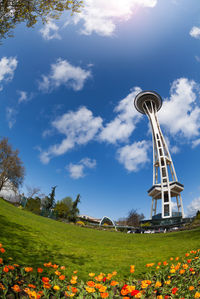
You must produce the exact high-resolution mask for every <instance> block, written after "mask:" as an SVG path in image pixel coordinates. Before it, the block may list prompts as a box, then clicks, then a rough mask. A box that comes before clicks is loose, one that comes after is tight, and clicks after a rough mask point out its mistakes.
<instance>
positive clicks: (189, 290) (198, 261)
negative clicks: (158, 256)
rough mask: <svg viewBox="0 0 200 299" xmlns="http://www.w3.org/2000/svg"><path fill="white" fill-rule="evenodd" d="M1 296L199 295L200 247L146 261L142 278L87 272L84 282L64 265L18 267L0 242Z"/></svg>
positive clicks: (34, 298)
mask: <svg viewBox="0 0 200 299" xmlns="http://www.w3.org/2000/svg"><path fill="white" fill-rule="evenodd" d="M0 254H1V255H0V298H7V299H11V298H31V299H37V298H38V299H39V298H68V297H74V298H80V299H84V298H124V299H128V298H157V299H169V298H179V299H181V298H182V299H186V298H200V273H199V272H200V271H199V270H200V249H198V250H192V251H190V252H188V253H186V254H185V256H184V257H182V258H179V257H176V258H170V260H169V261H162V262H159V263H158V264H154V263H150V264H147V265H146V267H147V272H146V274H145V277H144V279H142V280H138V279H136V278H135V277H134V271H135V267H134V265H131V266H130V277H129V279H128V280H127V281H119V280H118V279H117V272H116V271H114V272H112V273H108V274H105V273H100V274H95V273H89V274H88V280H87V281H85V282H84V281H81V280H79V278H78V273H77V271H76V270H75V271H72V272H70V271H69V270H68V269H66V268H65V266H59V265H56V264H52V263H51V262H48V263H44V264H43V265H42V267H41V268H37V269H33V268H32V267H21V266H19V265H18V264H15V263H13V261H12V258H7V259H6V258H5V257H4V256H5V249H4V248H3V246H2V244H0Z"/></svg>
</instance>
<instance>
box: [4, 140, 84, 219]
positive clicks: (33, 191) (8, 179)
mask: <svg viewBox="0 0 200 299" xmlns="http://www.w3.org/2000/svg"><path fill="white" fill-rule="evenodd" d="M24 176H25V167H24V165H23V162H22V161H21V159H20V157H19V151H18V150H14V149H13V148H12V146H11V145H10V144H9V143H8V139H7V138H3V139H2V140H1V141H0V192H1V191H3V190H5V189H6V190H7V191H9V190H12V191H13V192H14V193H15V194H16V198H17V197H19V200H20V203H21V204H22V206H23V207H24V208H26V209H28V210H29V211H31V212H34V213H36V214H41V215H43V216H48V217H50V216H54V217H55V218H65V219H66V220H68V221H73V222H75V221H76V219H77V216H78V214H79V209H78V204H79V203H80V194H78V195H77V197H76V199H75V200H74V201H73V200H72V198H71V197H65V198H63V199H62V200H60V201H57V202H56V199H55V191H56V187H57V186H53V187H52V188H51V192H50V193H49V195H46V196H45V195H44V194H40V188H37V187H29V186H28V187H27V191H28V192H27V193H28V194H27V196H24V194H23V195H20V196H19V195H17V194H18V189H19V187H20V186H21V185H22V183H23V181H24Z"/></svg>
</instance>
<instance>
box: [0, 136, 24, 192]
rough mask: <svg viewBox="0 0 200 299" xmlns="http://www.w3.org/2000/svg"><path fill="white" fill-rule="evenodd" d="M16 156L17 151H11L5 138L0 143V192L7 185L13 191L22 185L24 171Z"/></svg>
mask: <svg viewBox="0 0 200 299" xmlns="http://www.w3.org/2000/svg"><path fill="white" fill-rule="evenodd" d="M18 155H19V151H18V150H13V149H12V146H11V145H10V144H8V139H7V138H3V139H2V140H1V141H0V191H1V189H2V188H3V187H5V186H6V185H7V184H9V185H10V186H11V188H13V189H14V191H15V190H17V189H18V187H19V186H20V185H21V184H22V182H23V180H24V173H25V169H24V166H23V163H22V161H21V159H20V158H19V156H18Z"/></svg>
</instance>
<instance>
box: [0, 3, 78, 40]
mask: <svg viewBox="0 0 200 299" xmlns="http://www.w3.org/2000/svg"><path fill="white" fill-rule="evenodd" d="M81 6H82V1H81V0H1V1H0V39H2V38H6V37H7V36H12V33H11V31H12V30H13V29H14V28H15V27H16V25H17V24H19V23H22V22H26V26H27V27H33V26H34V25H35V24H36V23H37V22H38V21H39V20H42V22H43V23H46V22H47V21H48V20H49V19H58V18H59V17H60V15H61V14H62V12H63V11H65V10H71V11H72V13H74V12H78V11H79V8H80V7H81Z"/></svg>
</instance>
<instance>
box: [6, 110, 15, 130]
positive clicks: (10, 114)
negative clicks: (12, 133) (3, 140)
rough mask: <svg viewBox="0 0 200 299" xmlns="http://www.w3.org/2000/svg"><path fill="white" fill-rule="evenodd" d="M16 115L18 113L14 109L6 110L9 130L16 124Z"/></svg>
mask: <svg viewBox="0 0 200 299" xmlns="http://www.w3.org/2000/svg"><path fill="white" fill-rule="evenodd" d="M16 115H17V111H16V110H15V109H14V108H11V107H7V108H6V119H7V122H8V127H9V129H12V127H13V126H14V124H15V123H16Z"/></svg>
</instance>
